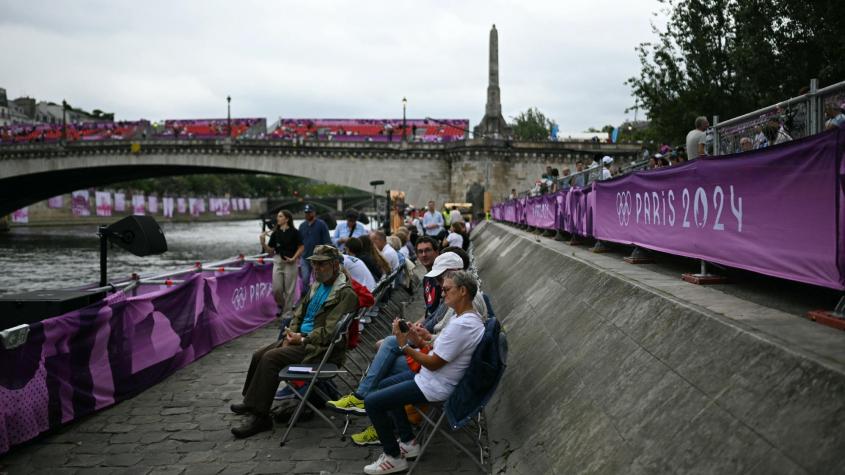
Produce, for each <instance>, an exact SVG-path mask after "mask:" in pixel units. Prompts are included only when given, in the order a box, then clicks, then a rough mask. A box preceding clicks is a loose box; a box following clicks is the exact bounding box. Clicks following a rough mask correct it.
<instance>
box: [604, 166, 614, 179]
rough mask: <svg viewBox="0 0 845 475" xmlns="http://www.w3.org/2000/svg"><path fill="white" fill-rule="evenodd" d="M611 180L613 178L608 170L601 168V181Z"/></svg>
mask: <svg viewBox="0 0 845 475" xmlns="http://www.w3.org/2000/svg"><path fill="white" fill-rule="evenodd" d="M611 178H613V174H612V173H610V170H608V168H607V167H604V168H602V169H601V179H602V180H610V179H611Z"/></svg>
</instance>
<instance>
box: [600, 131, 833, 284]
mask: <svg viewBox="0 0 845 475" xmlns="http://www.w3.org/2000/svg"><path fill="white" fill-rule="evenodd" d="M843 145H845V130H842V129H838V130H833V131H829V132H825V133H822V134H819V135H815V136H812V137H808V138H806V139H801V140H798V141H795V142H791V143H786V144H782V145H778V146H774V147H770V148H766V149H762V150H758V151H754V152H747V153H744V154H735V155H727V156H724V157H714V158H705V159H699V160H695V161H692V162H689V163H686V164H684V165H681V166H675V167H671V168H664V169H659V170H653V171H648V172H640V173H635V174H631V175H627V176H625V177H621V178H618V179H615V180H610V181H605V182H599V183H597V184H596V189H595V208H594V210H593V211H594V213H593V219H594V229H593V231H594V235H595V237H596V238H597V239H601V240H605V241H613V242H619V243H624V244H634V245H637V246H642V247H644V248H649V249H654V250H657V251H662V252H668V253H671V254H678V255H683V256H688V257H693V258H699V259H705V260H708V261H711V262H716V263H721V264H725V265H729V266H733V267H738V268H742V269H747V270H751V271H755V272H760V273H763V274H767V275H772V276H777V277H782V278H786V279H791V280H796V281H800V282H806V283H810V284H815V285H821V286H825V287H830V288H835V289H843V288H845V286H843V275H845V272H843V269H845V266H843V259H842V258H843V254H845V253H843V252H842V251H843V249H842V242H841V241H842V234H843V233H842V230H843V229H842V224H843V221H845V220H843V217H842V216H841V215H840V213H841V212H842V205H843V204H845V201H843V199H842V176H843V170H842V168H841V167H842V158H843Z"/></svg>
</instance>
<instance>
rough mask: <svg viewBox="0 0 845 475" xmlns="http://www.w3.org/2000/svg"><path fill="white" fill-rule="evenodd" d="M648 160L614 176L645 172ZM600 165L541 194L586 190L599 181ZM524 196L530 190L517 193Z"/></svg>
mask: <svg viewBox="0 0 845 475" xmlns="http://www.w3.org/2000/svg"><path fill="white" fill-rule="evenodd" d="M648 162H649V161H648V160H640V161H634V162H631V163H629V164H628V165H627V166H625V167H620V170H619V174H618V175H616V176H624V175H627V174H629V173H632V172H635V171H639V170H645V169H646V168H647V167H648ZM601 170H602V167H601V165H599V166H597V167H592V168H588V169H586V170H583V171H580V172H576V173H571V174H569V175H567V176H565V177H558V179H557V180H555V181H556V187H555V189H554V190H551V189H550V190H547V191H546V192H545V193H541V194H544V195H545V194H552V193H554V192H556V191H558V190H567V189H569V188H576V187H578V188H586V187H588V186H589V185H591V184H592V183H594V182H597V181H601ZM526 196H531V191H530V190H524V191H521V192H518V193H517V197H518V198H524V197H526ZM509 198H510V197H508V196H503V197H502V200H507V199H509Z"/></svg>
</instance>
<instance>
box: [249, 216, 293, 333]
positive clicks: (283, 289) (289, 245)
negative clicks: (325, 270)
mask: <svg viewBox="0 0 845 475" xmlns="http://www.w3.org/2000/svg"><path fill="white" fill-rule="evenodd" d="M268 234H269V235H270V242H265V239H266V238H267V235H268ZM259 241H260V242H261V248H262V249H264V252H267V253H269V254H272V255H273V298H274V299H275V300H276V305H278V306H279V315H282V316H283V318H287V314H288V313H289V312H292V311H293V306H294V303H295V302H294V294H295V292H296V278H297V275H296V262H297V260H298V259H299V257H300V256H301V255H302V252H303V250H304V246H303V245H302V238H301V237H300V236H299V232H297V231H296V229H294V227H293V215H292V214H291V212H290V211H288V210H286V209H283V210H281V211H279V212H278V213H277V214H276V227H275V228H273V231H272V232H264V233H261V235H260V236H259Z"/></svg>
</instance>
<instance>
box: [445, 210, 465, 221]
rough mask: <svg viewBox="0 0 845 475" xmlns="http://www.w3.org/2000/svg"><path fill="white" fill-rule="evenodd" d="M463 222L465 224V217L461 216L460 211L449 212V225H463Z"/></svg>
mask: <svg viewBox="0 0 845 475" xmlns="http://www.w3.org/2000/svg"><path fill="white" fill-rule="evenodd" d="M463 222H464V217H463V215H461V212H460V211H458V210H456V209H453V210H452V211H450V212H449V224H451V223H463Z"/></svg>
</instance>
